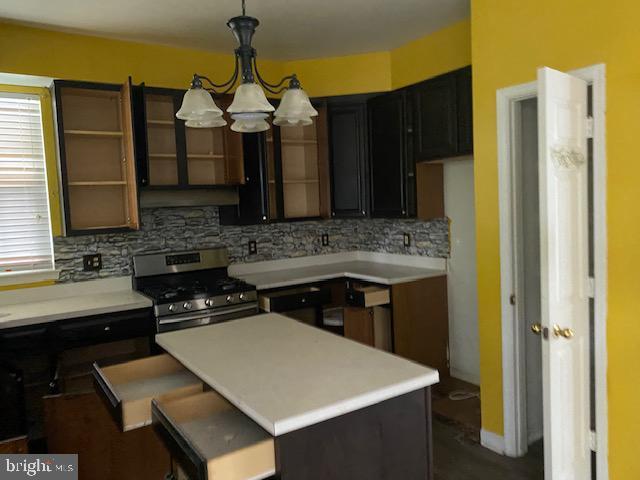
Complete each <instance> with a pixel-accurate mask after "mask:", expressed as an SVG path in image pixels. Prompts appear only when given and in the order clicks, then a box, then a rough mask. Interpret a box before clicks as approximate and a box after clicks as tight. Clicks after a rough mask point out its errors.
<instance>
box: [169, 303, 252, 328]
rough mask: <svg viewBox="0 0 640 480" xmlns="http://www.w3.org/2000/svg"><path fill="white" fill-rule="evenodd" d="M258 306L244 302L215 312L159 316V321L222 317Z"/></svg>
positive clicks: (186, 320)
mask: <svg viewBox="0 0 640 480" xmlns="http://www.w3.org/2000/svg"><path fill="white" fill-rule="evenodd" d="M257 307H258V303H257V302H252V303H243V304H242V305H241V306H239V307H234V308H231V307H230V308H227V309H225V310H216V311H214V312H206V313H204V312H202V313H200V314H194V315H189V316H186V317H182V316H180V317H172V318H159V319H158V323H159V324H161V325H168V324H171V323H180V322H188V321H189V320H198V319H199V318H207V317H220V316H222V315H228V314H230V313H237V312H243V311H244V310H255V309H256V308H257Z"/></svg>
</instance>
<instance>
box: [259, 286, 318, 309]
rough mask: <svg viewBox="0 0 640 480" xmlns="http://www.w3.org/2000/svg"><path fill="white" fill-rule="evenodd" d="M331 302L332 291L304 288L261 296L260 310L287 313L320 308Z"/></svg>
mask: <svg viewBox="0 0 640 480" xmlns="http://www.w3.org/2000/svg"><path fill="white" fill-rule="evenodd" d="M330 302H331V291H330V290H328V289H325V288H317V287H302V288H294V289H290V290H281V291H279V292H272V293H265V294H261V295H260V297H259V303H260V309H261V310H263V311H265V312H287V311H290V310H299V309H302V308H310V307H319V306H321V305H325V304H327V303H330Z"/></svg>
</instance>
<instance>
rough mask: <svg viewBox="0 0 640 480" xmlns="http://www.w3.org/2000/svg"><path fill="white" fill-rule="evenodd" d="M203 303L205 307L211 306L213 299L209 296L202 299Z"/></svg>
mask: <svg viewBox="0 0 640 480" xmlns="http://www.w3.org/2000/svg"><path fill="white" fill-rule="evenodd" d="M204 304H205V305H206V306H207V307H211V306H213V301H212V300H211V299H210V298H207V299H206V300H205V301H204Z"/></svg>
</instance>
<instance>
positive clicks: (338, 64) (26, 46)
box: [0, 20, 471, 97]
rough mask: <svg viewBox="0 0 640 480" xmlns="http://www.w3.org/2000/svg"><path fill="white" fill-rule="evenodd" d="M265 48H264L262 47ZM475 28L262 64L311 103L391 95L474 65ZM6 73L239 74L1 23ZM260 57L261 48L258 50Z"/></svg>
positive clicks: (161, 51) (152, 49)
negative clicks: (387, 47) (292, 81)
mask: <svg viewBox="0 0 640 480" xmlns="http://www.w3.org/2000/svg"><path fill="white" fill-rule="evenodd" d="M258 47H259V45H258ZM470 49H471V44H470V25H469V21H468V20H466V21H462V22H458V23H456V24H454V25H452V26H450V27H446V28H443V29H442V30H439V31H437V32H434V33H433V34H430V35H427V36H425V37H423V38H420V39H418V40H415V41H413V42H410V43H408V44H406V45H404V46H401V47H399V48H396V49H394V50H391V51H389V52H373V53H365V54H360V55H348V56H343V57H331V58H320V59H310V60H294V61H273V60H268V59H264V58H262V57H260V58H259V66H260V71H261V73H262V75H263V77H264V78H265V79H266V80H268V81H275V80H279V79H280V78H281V77H282V76H283V75H285V74H290V73H296V74H298V77H299V78H300V81H301V82H302V86H303V88H304V89H305V90H306V91H307V92H308V93H309V95H311V96H316V97H320V96H330V95H346V94H354V93H369V92H380V91H388V90H391V89H395V88H399V87H402V86H405V85H408V84H411V83H415V82H419V81H421V80H424V79H426V78H429V77H432V76H435V75H438V74H440V73H444V72H447V71H450V70H454V69H456V68H460V67H463V66H465V65H469V64H470V63H471V53H470ZM0 52H1V53H0V72H2V73H17V74H25V75H39V76H44V77H54V78H64V79H71V80H86V81H96V82H110V83H122V82H124V81H125V80H126V79H127V77H128V76H129V75H131V76H132V77H133V81H134V83H137V82H145V83H146V84H147V85H152V86H157V87H168V88H187V87H188V85H189V80H190V79H191V75H192V74H193V73H194V72H198V73H200V74H204V75H207V76H210V77H211V78H212V79H213V80H214V81H216V80H223V79H226V78H225V77H226V76H227V75H230V74H231V71H232V69H233V57H232V56H231V55H230V54H224V53H216V52H208V51H203V50H192V49H185V48H175V47H166V46H161V45H151V44H144V43H136V42H127V41H121V40H113V39H108V38H101V37H93V36H88V35H78V34H72V33H64V32H57V31H52V30H44V29H40V28H34V27H27V26H24V25H18V24H13V23H1V22H0ZM258 53H259V48H258Z"/></svg>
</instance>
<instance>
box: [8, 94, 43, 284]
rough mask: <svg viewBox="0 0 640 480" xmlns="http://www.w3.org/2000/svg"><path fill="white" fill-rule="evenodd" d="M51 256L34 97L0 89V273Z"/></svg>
mask: <svg viewBox="0 0 640 480" xmlns="http://www.w3.org/2000/svg"><path fill="white" fill-rule="evenodd" d="M53 262H54V260H53V237H52V234H51V220H50V217H49V195H48V192H47V172H46V164H45V155H44V143H43V135H42V114H41V110H40V98H39V97H38V96H37V95H28V94H20V93H3V92H0V275H3V274H7V273H10V272H30V271H42V270H52V269H53V268H54V264H53Z"/></svg>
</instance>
